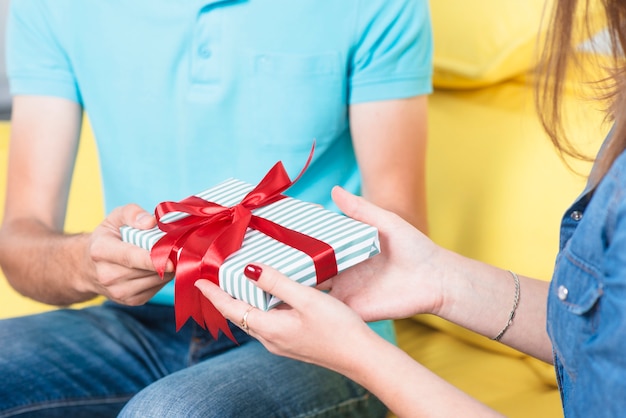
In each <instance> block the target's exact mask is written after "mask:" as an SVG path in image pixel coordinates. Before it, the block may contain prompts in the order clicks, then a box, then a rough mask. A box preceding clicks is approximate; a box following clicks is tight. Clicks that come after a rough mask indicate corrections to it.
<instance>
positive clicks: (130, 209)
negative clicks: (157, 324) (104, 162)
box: [86, 204, 173, 305]
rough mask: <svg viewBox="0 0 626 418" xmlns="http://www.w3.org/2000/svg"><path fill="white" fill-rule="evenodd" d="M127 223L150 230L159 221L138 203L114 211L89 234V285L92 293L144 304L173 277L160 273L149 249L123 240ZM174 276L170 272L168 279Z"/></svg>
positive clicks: (120, 300) (133, 303) (119, 301)
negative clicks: (121, 228) (162, 277)
mask: <svg viewBox="0 0 626 418" xmlns="http://www.w3.org/2000/svg"><path fill="white" fill-rule="evenodd" d="M123 225H129V226H132V227H134V228H138V229H150V228H152V227H154V226H155V225H156V221H155V219H154V216H152V215H150V214H149V213H148V212H146V211H145V210H143V209H141V208H140V207H139V206H137V205H133V204H131V205H126V206H122V207H119V208H116V209H115V210H113V211H112V212H111V214H110V215H109V216H107V218H106V219H105V220H104V221H103V222H102V223H101V224H100V225H99V226H98V227H97V228H96V229H95V230H94V231H93V233H92V234H91V235H90V237H89V244H88V245H87V257H86V259H87V262H88V263H89V264H91V265H92V268H91V271H92V272H93V274H92V276H91V279H90V281H89V283H87V284H86V285H87V286H88V287H89V288H90V290H91V291H92V292H94V293H97V294H100V295H104V296H106V297H107V298H108V299H110V300H113V301H115V302H117V303H121V304H125V305H142V304H144V303H146V302H147V301H148V300H150V298H152V296H154V294H155V293H156V292H158V291H159V290H160V289H161V288H162V287H163V286H164V285H165V284H166V283H167V282H168V281H169V280H163V279H161V278H160V277H159V276H158V274H157V273H156V271H155V268H154V265H153V263H152V260H151V258H150V252H149V251H146V250H144V249H143V248H139V247H137V246H135V245H132V244H129V243H126V242H123V241H122V240H121V235H120V227H121V226H123ZM168 267H169V268H168V271H170V272H171V271H172V269H173V267H172V266H171V264H170V265H169V266H168ZM171 278H172V275H171V274H169V275H168V276H167V279H171Z"/></svg>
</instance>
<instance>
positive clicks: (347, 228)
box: [120, 179, 380, 310]
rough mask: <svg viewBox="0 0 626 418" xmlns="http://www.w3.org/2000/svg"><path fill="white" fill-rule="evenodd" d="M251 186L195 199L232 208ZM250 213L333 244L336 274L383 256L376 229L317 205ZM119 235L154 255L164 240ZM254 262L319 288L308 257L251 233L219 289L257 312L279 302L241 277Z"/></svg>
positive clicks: (155, 232)
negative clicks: (156, 245)
mask: <svg viewBox="0 0 626 418" xmlns="http://www.w3.org/2000/svg"><path fill="white" fill-rule="evenodd" d="M253 187H254V186H252V185H250V184H247V183H244V182H242V181H239V180H236V179H230V180H227V181H225V182H223V183H220V184H218V185H217V186H215V187H212V188H210V189H208V190H206V191H204V192H202V193H200V194H198V195H197V196H198V197H200V198H202V199H204V200H207V201H211V202H215V203H217V204H220V205H222V206H234V205H236V204H238V203H239V202H241V200H242V199H243V198H244V197H245V195H246V194H248V192H250V191H251V190H252V189H253ZM252 212H253V214H254V215H257V216H260V217H262V218H266V219H269V220H270V221H273V222H276V223H278V224H280V225H283V226H284V227H287V228H290V229H293V230H295V231H298V232H301V233H303V234H306V235H309V236H312V237H314V238H317V239H319V240H321V241H324V242H326V243H327V244H329V245H330V246H331V247H333V249H334V251H335V256H336V258H337V270H338V271H340V272H341V271H343V270H345V269H347V268H349V267H352V266H354V265H355V264H358V263H360V262H362V261H364V260H366V259H368V258H370V257H372V256H374V255H376V254H378V253H379V252H380V245H379V241H378V230H377V229H376V228H374V227H372V226H369V225H366V224H364V223H362V222H359V221H356V220H354V219H351V218H348V217H346V216H344V215H341V214H338V213H335V212H331V211H329V210H326V209H324V208H322V207H320V206H318V205H315V204H311V203H307V202H303V201H300V200H297V199H294V198H291V197H286V198H284V199H282V200H279V201H278V202H275V203H272V204H270V205H267V206H264V207H262V208H258V209H255V210H253V211H252ZM185 216H187V215H186V214H183V213H170V214H167V215H166V216H164V217H163V218H162V219H161V220H162V221H163V222H171V221H173V220H176V219H180V218H182V217H185ZM120 231H121V234H122V240H124V241H125V242H129V243H132V244H135V245H137V246H139V247H142V248H145V249H146V250H150V249H151V248H152V246H153V245H154V244H155V243H156V242H157V241H158V240H159V239H160V238H161V237H162V236H163V235H164V233H163V232H162V231H161V230H159V229H158V228H156V227H155V228H153V229H150V230H139V229H135V228H131V227H128V226H124V227H122V228H121V230H120ZM250 262H258V263H263V264H267V265H270V266H272V267H274V268H275V269H277V270H279V271H281V272H282V273H283V274H285V275H286V276H288V277H290V278H291V279H292V280H295V281H297V282H299V283H302V284H304V285H306V286H315V285H316V284H317V280H316V276H315V268H314V266H313V260H312V259H311V258H310V257H309V256H308V255H307V254H305V253H303V252H301V251H299V250H296V249H295V248H292V247H290V246H288V245H285V244H283V243H281V242H279V241H276V240H274V239H272V238H270V237H268V236H266V235H264V234H263V233H261V232H258V231H256V230H253V229H251V228H248V230H247V232H246V235H245V238H244V242H243V245H242V247H241V248H240V249H239V250H238V251H237V252H235V253H233V254H231V255H230V256H229V257H228V258H227V259H226V260H225V261H224V263H223V264H222V266H221V267H220V270H219V285H220V287H221V288H222V289H224V290H225V291H226V292H228V293H229V294H230V295H231V296H233V297H235V298H237V299H240V300H243V301H246V302H248V303H250V304H251V305H253V306H255V307H257V308H259V309H263V310H268V309H271V308H272V307H274V306H276V305H278V304H279V303H280V302H281V301H280V300H279V299H278V298H276V297H274V296H272V295H269V294H267V293H266V292H264V291H263V290H261V289H259V288H258V287H257V286H256V285H255V284H254V283H253V282H251V281H250V280H248V279H247V278H246V277H245V276H244V275H243V269H244V267H245V266H246V265H247V264H248V263H250Z"/></svg>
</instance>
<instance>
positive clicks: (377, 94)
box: [7, 0, 432, 304]
mask: <svg viewBox="0 0 626 418" xmlns="http://www.w3.org/2000/svg"><path fill="white" fill-rule="evenodd" d="M7 41H8V45H7V67H8V75H9V79H10V87H11V92H12V94H13V95H47V96H56V97H63V98H66V99H69V100H72V101H75V102H78V103H80V104H81V105H82V106H83V107H84V109H85V110H86V112H87V115H88V116H89V119H90V122H91V125H92V128H93V132H94V135H95V138H96V142H97V148H98V153H99V159H100V168H101V173H102V182H103V190H104V198H105V204H106V211H107V212H109V211H111V210H112V209H113V208H114V207H117V206H121V205H125V204H128V203H131V202H133V203H137V204H139V205H141V206H142V207H144V208H146V209H147V210H148V211H150V210H152V209H153V208H154V207H155V205H156V204H157V203H159V202H161V201H164V200H180V199H182V198H184V197H187V196H189V195H191V194H196V193H199V192H200V191H202V190H204V189H206V188H208V187H211V186H212V185H214V184H216V183H218V182H221V181H223V180H224V179H226V178H229V177H235V178H239V179H241V180H244V181H246V182H249V183H253V184H256V183H257V182H258V181H259V180H260V179H261V178H262V177H263V175H264V174H265V173H266V172H267V170H269V168H270V167H271V166H272V165H273V164H274V163H276V162H277V161H278V160H282V161H283V163H284V164H285V166H286V168H287V170H288V172H289V173H290V175H291V176H295V175H296V174H297V172H298V171H299V170H300V168H301V167H302V165H303V163H304V162H305V161H306V158H307V156H308V153H309V150H310V148H311V144H312V142H313V140H314V139H315V141H316V143H317V148H316V153H315V156H314V159H313V162H312V164H311V166H310V168H309V169H308V171H307V172H306V174H305V175H304V176H303V177H302V178H301V180H300V181H299V182H298V183H297V185H295V186H294V187H293V188H292V189H290V190H289V192H288V194H290V195H292V196H294V197H297V198H300V199H303V200H306V201H311V202H316V203H320V204H322V205H324V206H326V207H330V208H332V207H334V206H333V204H332V202H331V200H330V189H331V188H332V187H333V186H334V185H337V184H339V185H342V186H343V187H345V188H346V189H348V190H350V191H352V192H355V193H358V192H359V188H360V181H361V180H360V175H359V170H358V167H357V164H356V160H355V156H354V152H353V148H352V141H351V135H350V129H349V128H350V126H349V120H348V106H349V105H350V104H353V103H361V102H368V101H378V100H389V99H399V98H406V97H411V96H416V95H423V94H427V93H429V92H430V91H431V72H432V65H431V63H432V38H431V28H430V23H429V11H428V2H427V1H426V0H419V1H417V0H297V1H293V0H248V1H233V0H222V1H217V0H214V1H209V0H204V1H193V0H189V1H185V2H174V1H171V0H87V1H72V0H20V1H14V2H11V9H10V15H9V21H8V33H7ZM154 301H155V302H160V303H170V304H171V303H172V302H173V286H166V287H165V288H164V289H163V290H162V291H161V292H160V293H159V294H158V295H157V296H156V297H155V298H154Z"/></svg>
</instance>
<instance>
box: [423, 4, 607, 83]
mask: <svg viewBox="0 0 626 418" xmlns="http://www.w3.org/2000/svg"><path fill="white" fill-rule="evenodd" d="M553 4H554V0H548V1H545V0H506V1H503V0H475V1H467V0H437V1H432V2H430V8H431V16H432V23H433V35H434V45H435V49H434V77H433V83H434V85H435V86H436V87H439V88H452V89H466V88H476V87H485V86H488V85H491V84H494V83H498V82H501V81H504V80H508V79H511V78H514V77H517V76H520V75H522V74H524V73H526V72H528V71H529V70H531V69H533V68H534V67H535V64H536V59H537V56H538V53H537V51H538V45H540V42H541V40H542V39H543V38H544V36H545V34H546V30H545V29H546V25H542V19H543V16H544V6H545V10H546V11H547V12H545V16H549V13H550V11H551V10H552V5H553ZM599 11H600V8H599V6H598V5H594V6H591V8H590V10H588V11H587V10H585V11H581V13H580V14H581V17H583V16H587V15H591V17H592V19H591V20H592V25H591V26H590V28H589V29H590V30H591V32H592V33H595V32H596V31H597V30H598V29H599V28H601V27H603V22H602V20H601V18H600V17H599V16H600V13H599ZM576 39H577V40H578V41H581V40H583V39H586V35H585V34H583V33H581V34H580V35H577V37H576Z"/></svg>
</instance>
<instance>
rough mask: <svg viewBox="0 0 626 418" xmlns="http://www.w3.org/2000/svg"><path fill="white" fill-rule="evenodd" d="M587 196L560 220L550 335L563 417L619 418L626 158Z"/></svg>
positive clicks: (625, 364) (625, 313)
mask: <svg viewBox="0 0 626 418" xmlns="http://www.w3.org/2000/svg"><path fill="white" fill-rule="evenodd" d="M590 196H591V194H590V193H586V194H583V195H582V197H581V198H580V199H579V200H578V201H577V202H576V203H575V204H574V205H573V206H572V207H571V208H570V209H569V210H568V212H567V213H566V215H565V216H564V218H563V222H562V228H561V233H562V239H561V252H560V253H559V256H558V258H557V262H556V269H555V273H554V276H553V279H552V283H551V287H550V293H549V297H548V332H549V334H550V338H551V339H552V343H553V348H554V355H555V367H556V372H557V378H558V381H559V387H560V390H561V395H562V400H563V407H564V411H565V416H619V415H620V414H621V413H623V411H624V410H625V409H626V400H624V397H623V394H624V393H626V356H625V355H624V352H625V351H626V154H624V155H622V156H620V158H619V159H618V160H616V162H615V163H614V164H613V167H612V168H611V170H610V171H609V173H608V174H607V175H606V176H605V178H604V179H603V180H602V182H601V183H600V184H599V185H598V187H597V188H596V190H595V191H594V192H593V196H592V197H591V198H590ZM607 400H610V401H608V402H607Z"/></svg>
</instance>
